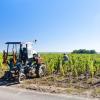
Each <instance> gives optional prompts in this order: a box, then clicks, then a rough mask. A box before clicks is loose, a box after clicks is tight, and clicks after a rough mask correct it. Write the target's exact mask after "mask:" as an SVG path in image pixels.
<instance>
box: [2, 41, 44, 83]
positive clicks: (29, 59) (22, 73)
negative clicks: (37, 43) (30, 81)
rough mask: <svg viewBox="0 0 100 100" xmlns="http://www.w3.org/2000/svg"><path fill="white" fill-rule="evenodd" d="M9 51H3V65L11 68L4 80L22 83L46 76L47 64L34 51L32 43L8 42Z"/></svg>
mask: <svg viewBox="0 0 100 100" xmlns="http://www.w3.org/2000/svg"><path fill="white" fill-rule="evenodd" d="M5 44H6V45H7V51H3V64H4V65H6V66H9V70H8V71H6V72H5V75H4V77H3V79H4V80H8V81H17V82H20V81H21V80H22V79H25V78H30V77H41V76H43V75H44V71H45V64H44V63H43V61H42V59H41V57H40V56H39V54H38V53H37V52H36V51H35V50H34V49H33V43H31V42H25V43H22V42H6V43H5Z"/></svg>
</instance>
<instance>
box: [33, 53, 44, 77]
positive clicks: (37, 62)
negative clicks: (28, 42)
mask: <svg viewBox="0 0 100 100" xmlns="http://www.w3.org/2000/svg"><path fill="white" fill-rule="evenodd" d="M33 59H34V61H35V65H36V71H35V73H36V77H37V78H38V77H39V68H40V66H41V64H42V59H41V57H40V55H39V54H33Z"/></svg>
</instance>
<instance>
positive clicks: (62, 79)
mask: <svg viewBox="0 0 100 100" xmlns="http://www.w3.org/2000/svg"><path fill="white" fill-rule="evenodd" d="M41 57H42V59H43V61H44V63H45V64H46V69H47V70H46V75H45V76H44V77H43V78H37V79H32V80H25V81H24V83H23V84H21V85H20V87H24V88H27V89H35V90H36V89H37V87H38V90H39V89H40V90H43V91H50V89H51V92H67V93H71V94H72V93H75V94H77V93H79V94H80V93H82V94H85V93H87V92H86V91H88V94H90V96H99V97H100V54H68V57H69V61H68V62H67V63H63V54H61V53H41ZM1 61H2V60H1ZM34 84H35V87H34ZM37 85H38V86H37ZM36 86H37V87H36ZM40 86H42V87H40ZM48 86H49V87H52V86H53V87H56V89H55V88H54V89H52V88H48ZM44 87H46V89H44ZM59 88H60V89H59ZM56 90H57V91H56ZM61 90H63V91H61Z"/></svg>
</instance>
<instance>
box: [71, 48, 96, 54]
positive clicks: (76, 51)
mask: <svg viewBox="0 0 100 100" xmlns="http://www.w3.org/2000/svg"><path fill="white" fill-rule="evenodd" d="M72 53H77V54H96V53H97V52H96V51H95V50H86V49H79V50H73V52H72Z"/></svg>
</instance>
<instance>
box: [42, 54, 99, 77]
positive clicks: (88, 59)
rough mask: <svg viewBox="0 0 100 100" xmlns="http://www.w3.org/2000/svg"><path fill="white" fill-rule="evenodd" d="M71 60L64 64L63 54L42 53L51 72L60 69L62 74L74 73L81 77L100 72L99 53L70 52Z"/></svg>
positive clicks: (75, 75) (91, 75) (74, 75)
mask: <svg viewBox="0 0 100 100" xmlns="http://www.w3.org/2000/svg"><path fill="white" fill-rule="evenodd" d="M68 56H69V61H68V62H67V63H66V64H62V59H63V58H62V57H63V54H42V58H43V59H44V62H45V63H46V64H47V69H48V73H49V74H51V73H53V72H55V71H56V70H59V72H60V73H61V75H64V76H66V75H69V73H70V74H71V75H72V77H79V76H80V75H84V76H85V74H88V75H89V77H91V78H93V77H94V76H95V75H97V74H98V73H100V64H99V63H100V55H99V54H92V55H91V54H68Z"/></svg>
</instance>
